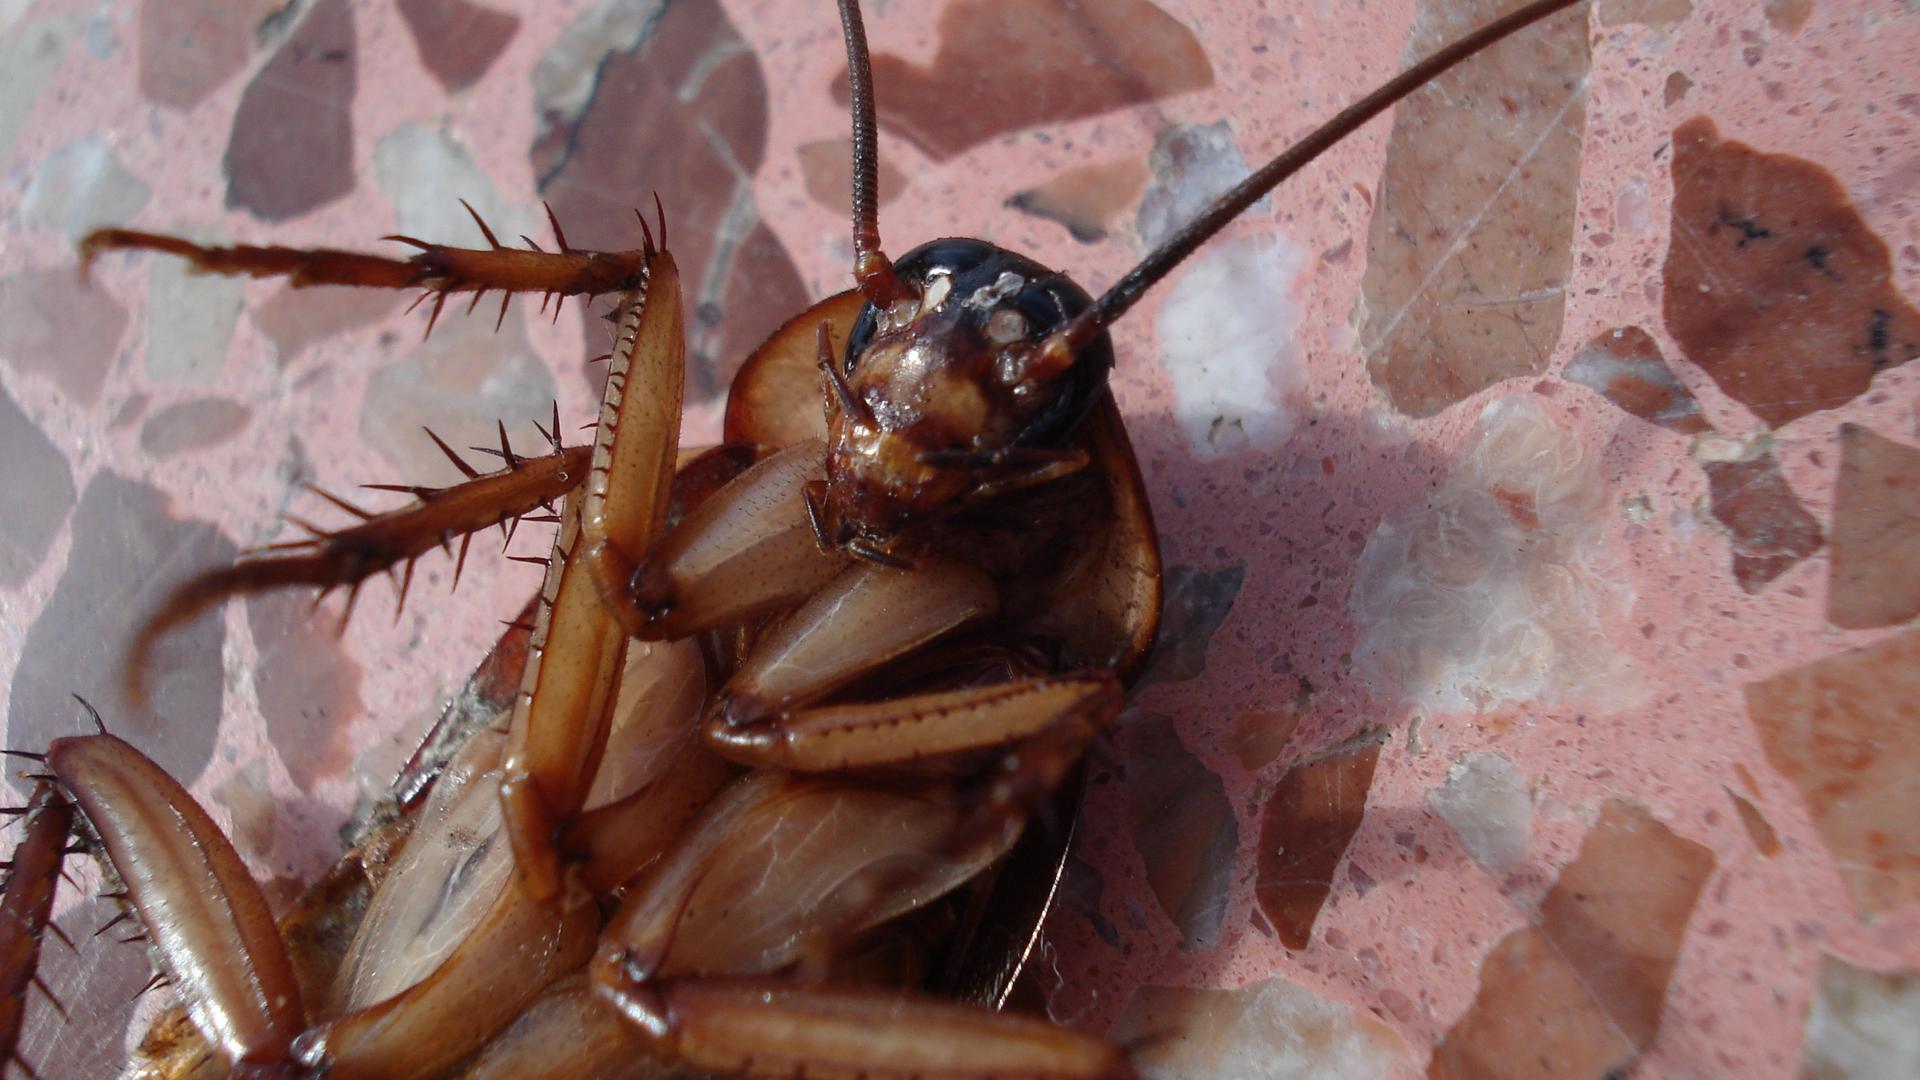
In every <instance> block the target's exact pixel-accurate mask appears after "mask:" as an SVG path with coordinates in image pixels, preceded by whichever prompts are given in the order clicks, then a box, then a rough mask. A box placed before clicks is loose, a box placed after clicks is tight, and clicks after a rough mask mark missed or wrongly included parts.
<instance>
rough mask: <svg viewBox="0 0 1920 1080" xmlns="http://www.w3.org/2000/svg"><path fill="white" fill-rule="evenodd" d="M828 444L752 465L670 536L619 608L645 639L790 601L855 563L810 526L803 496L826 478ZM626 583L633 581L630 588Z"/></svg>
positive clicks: (619, 599)
mask: <svg viewBox="0 0 1920 1080" xmlns="http://www.w3.org/2000/svg"><path fill="white" fill-rule="evenodd" d="M825 453H826V447H825V445H824V444H822V443H820V442H818V441H812V440H809V441H806V442H802V443H800V444H797V445H795V446H791V447H788V448H787V449H785V450H782V451H780V452H779V453H777V454H774V455H772V456H771V457H769V458H767V459H766V460H765V461H762V462H760V463H759V464H758V465H755V466H754V467H753V468H751V469H749V470H747V472H745V473H744V474H742V475H741V476H740V477H739V478H738V479H737V480H735V481H734V482H733V483H731V484H729V485H728V486H727V487H726V488H724V489H722V490H721V491H720V492H718V493H717V494H716V495H715V496H714V497H713V498H712V499H709V500H708V501H706V502H705V503H703V504H701V506H700V507H699V509H697V510H695V511H694V512H693V513H691V514H689V515H688V516H687V519H686V520H685V521H683V522H681V523H680V525H679V526H678V527H677V528H675V529H674V530H673V532H671V533H669V534H668V535H667V537H666V538H665V539H664V540H663V541H662V542H661V543H660V545H659V546H658V547H656V548H655V549H654V550H653V551H652V552H650V553H649V554H648V556H647V557H646V558H645V559H644V560H642V561H641V563H640V565H639V566H637V567H635V568H634V570H633V571H632V572H631V573H630V574H629V575H628V577H627V580H626V581H625V582H616V583H613V585H612V586H611V587H612V588H614V590H615V595H614V596H613V597H612V598H611V599H610V600H609V604H610V606H612V607H613V608H614V609H615V610H616V611H622V612H623V614H622V616H621V617H622V619H623V621H624V622H626V623H627V625H628V626H629V628H630V630H631V632H633V633H634V634H635V635H636V636H639V637H643V638H677V637H685V636H687V635H689V634H694V633H698V632H700V631H702V630H709V629H713V628H716V627H721V626H728V625H734V624H738V623H744V622H748V621H751V620H755V619H758V618H761V617H764V616H766V615H768V614H771V613H773V612H776V611H779V610H781V609H782V608H785V607H787V606H789V605H791V604H793V603H795V602H796V601H798V600H800V599H801V598H803V597H805V596H806V595H808V594H809V593H811V592H813V591H815V590H816V589H818V588H819V587H820V586H821V585H823V584H825V583H826V582H827V580H828V579H829V578H831V577H832V576H833V575H834V574H835V573H836V572H838V571H839V570H840V569H841V568H842V567H844V566H845V565H846V560H845V558H844V557H842V556H840V555H838V554H835V553H831V552H825V551H822V550H821V548H820V545H819V544H817V543H816V542H815V541H814V539H813V536H812V534H811V533H810V532H809V530H808V528H807V526H806V518H805V514H804V512H803V505H804V504H803V501H802V494H803V492H804V491H805V489H806V487H807V485H809V484H812V483H818V482H820V481H821V480H822V479H823V478H824V476H825V471H824V468H823V466H822V461H823V459H824V457H825ZM621 586H624V588H622V587H621Z"/></svg>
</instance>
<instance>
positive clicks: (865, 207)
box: [840, 0, 914, 308]
mask: <svg viewBox="0 0 1920 1080" xmlns="http://www.w3.org/2000/svg"><path fill="white" fill-rule="evenodd" d="M840 28H841V30H842V31H843V32H845V34H846V37H847V96H848V97H849V98H851V99H852V101H853V279H854V280H855V281H856V282H858V283H859V285H860V293H861V295H863V296H865V297H866V298H867V303H869V304H872V305H873V306H875V307H878V308H885V307H889V306H891V305H892V304H893V302H894V301H896V300H905V299H907V298H909V297H911V296H913V295H914V293H913V290H911V289H909V288H907V287H906V285H905V284H903V283H902V282H901V281H900V279H899V278H898V277H896V276H895V275H894V272H893V263H892V262H891V261H889V260H888V259H887V256H886V253H885V252H883V251H881V250H880V181H879V172H880V144H879V139H878V137H877V136H876V135H875V133H874V128H873V65H872V64H871V63H870V62H869V61H868V59H867V27H866V24H865V23H864V22H862V21H861V19H860V0H840Z"/></svg>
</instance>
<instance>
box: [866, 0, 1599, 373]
mask: <svg viewBox="0 0 1920 1080" xmlns="http://www.w3.org/2000/svg"><path fill="white" fill-rule="evenodd" d="M1581 2H1582V0H1535V2H1534V3H1531V4H1528V5H1526V6H1525V7H1522V8H1519V9H1518V10H1516V11H1513V12H1510V13H1509V14H1506V15H1503V16H1501V17H1500V18H1498V19H1495V20H1494V21H1492V22H1490V23H1488V24H1486V25H1485V26H1482V27H1481V28H1480V29H1478V30H1475V31H1474V32H1472V33H1470V34H1468V35H1467V36H1465V37H1463V38H1460V39H1459V40H1457V41H1455V42H1453V43H1452V44H1451V45H1448V46H1447V47H1445V48H1443V49H1441V50H1440V51H1439V52H1436V53H1434V54H1433V55H1432V56H1429V57H1427V58H1426V59H1425V60H1422V61H1420V62H1419V63H1417V64H1415V65H1413V66H1412V67H1410V68H1408V69H1407V70H1405V71H1403V72H1401V73H1400V74H1398V75H1396V76H1394V77H1393V78H1392V79H1390V80H1388V81H1387V82H1386V83H1385V84H1383V85H1382V86H1381V87H1380V88H1379V89H1378V90H1375V91H1374V92H1373V93H1371V94H1368V95H1367V96H1366V97H1363V98H1361V99H1360V100H1359V101H1356V102H1354V103H1353V104H1352V105H1349V106H1347V107H1346V108H1345V109H1343V110H1341V111H1340V113H1339V115H1337V116H1335V117H1334V118H1333V119H1331V120H1329V121H1327V122H1326V123H1325V124H1322V125H1321V126H1320V128H1319V129H1318V130H1316V131H1315V132H1314V133H1313V134H1311V135H1308V136H1307V137H1306V138H1304V139H1301V140H1300V141H1299V142H1297V143H1295V144H1293V145H1292V146H1290V147H1288V148H1287V149H1286V150H1285V151H1283V152H1282V153H1281V154H1280V156H1279V157H1276V158H1274V159H1273V160H1272V161H1269V162H1268V163H1267V164H1266V165H1264V166H1262V167H1261V168H1260V170H1259V171H1258V172H1255V173H1254V174H1253V175H1251V176H1249V177H1247V178H1246V179H1245V180H1242V181H1240V183H1239V184H1238V185H1236V186H1235V187H1234V188H1233V190H1231V191H1229V192H1227V193H1226V194H1225V195H1222V196H1220V197H1219V198H1218V199H1216V200H1215V201H1214V203H1213V205H1212V206H1209V207H1207V209H1206V212H1205V213H1202V214H1201V215H1200V216H1199V217H1197V218H1195V219H1194V220H1193V221H1192V222H1189V223H1188V224H1187V225H1186V227H1185V228H1182V229H1181V230H1180V231H1179V232H1177V233H1174V234H1173V235H1172V236H1170V237H1168V238H1167V239H1166V240H1165V241H1163V242H1162V243H1161V245H1160V246H1159V247H1157V248H1155V249H1154V250H1153V252H1152V253H1151V254H1149V255H1148V256H1147V257H1146V258H1144V259H1142V260H1141V261H1140V265H1138V266H1136V267H1134V268H1133V269H1131V270H1129V271H1127V273H1126V276H1125V277H1122V278H1121V279H1120V280H1119V281H1117V282H1115V283H1114V284H1113V287H1112V288H1110V289H1108V290H1107V291H1106V292H1105V293H1103V294H1102V295H1101V297H1100V299H1098V300H1096V301H1094V303H1093V306H1092V307H1090V308H1088V309H1087V310H1085V311H1083V312H1081V313H1080V314H1079V315H1077V316H1075V317H1074V319H1073V320H1072V321H1071V322H1069V323H1068V324H1067V325H1066V326H1063V327H1061V328H1060V329H1059V330H1057V331H1055V332H1054V333H1053V334H1052V335H1051V336H1050V337H1049V338H1048V339H1047V341H1046V342H1044V343H1043V344H1042V346H1041V349H1042V351H1043V353H1044V355H1045V357H1046V359H1045V360H1044V361H1043V363H1045V364H1046V365H1047V366H1048V367H1054V366H1058V365H1061V364H1062V363H1071V362H1072V356H1073V354H1074V353H1077V352H1078V351H1079V350H1080V349H1081V348H1083V347H1085V346H1086V345H1087V344H1088V343H1089V342H1091V341H1092V340H1093V339H1094V338H1095V337H1096V336H1098V335H1099V333H1100V331H1102V330H1105V329H1106V328H1107V327H1108V326H1109V325H1111V324H1112V323H1113V322H1114V321H1115V320H1117V319H1119V318H1120V316H1122V315H1124V314H1126V312H1127V309H1128V308H1131V307H1132V306H1133V305H1134V302H1135V301H1137V300H1139V299H1140V296H1141V294H1142V293H1145V292H1146V291H1147V289H1148V288H1150V287H1151V286H1152V285H1153V284H1154V283H1156V282H1158V281H1159V280H1160V279H1161V278H1163V277H1166V276H1167V273H1168V272H1169V271H1171V270H1172V269H1173V268H1174V267H1175V266H1178V265H1179V264H1180V262H1181V261H1182V260H1183V259H1185V258H1186V257H1187V256H1188V255H1191V254H1193V252H1194V249H1195V248H1198V247H1199V246H1200V245H1201V244H1204V243H1206V242H1207V241H1208V240H1209V239H1212V237H1213V235H1214V234H1215V233H1217V232H1219V231H1220V230H1221V229H1222V228H1224V227H1225V226H1226V225H1227V223H1228V222H1230V221H1232V220H1233V219H1235V218H1237V217H1239V216H1240V214H1241V213H1242V212H1244V211H1245V210H1246V209H1247V208H1248V207H1250V206H1252V205H1253V204H1254V203H1256V202H1258V201H1260V199H1261V197H1263V196H1265V195H1266V194H1267V192H1269V191H1272V190H1273V189H1274V188H1275V187H1278V186H1279V184H1280V182H1281V181H1283V180H1285V179H1287V178H1288V177H1290V176H1292V175H1293V174H1294V173H1297V172H1299V171H1300V170H1301V169H1303V168H1305V167H1306V166H1307V165H1308V164H1309V163H1310V162H1312V161H1313V159H1315V158H1317V157H1319V156H1320V155H1321V154H1322V153H1324V152H1325V151H1326V150H1327V149H1328V148H1330V147H1332V146H1333V145H1334V144H1335V143H1337V142H1339V141H1340V140H1342V139H1344V138H1346V137H1347V136H1348V135H1351V134H1352V133H1353V132H1354V130H1355V129H1357V128H1359V127H1360V126H1361V125H1362V124H1365V123H1366V122H1367V121H1369V120H1371V119H1373V118H1374V117H1376V116H1378V115H1380V114H1381V113H1382V112H1385V111H1386V110H1387V109H1388V108H1389V107H1391V106H1392V105H1393V104H1394V103H1396V102H1398V101H1399V100H1400V99H1401V98H1404V97H1406V96H1407V95H1408V94H1411V93H1412V92H1414V91H1415V90H1418V89H1419V88H1420V87H1421V86H1423V85H1425V84H1426V83H1427V82H1428V81H1430V80H1432V79H1434V78H1436V77H1438V76H1439V75H1440V74H1441V73H1442V72H1444V71H1446V70H1447V69H1448V68H1450V67H1452V66H1454V65H1455V64H1458V63H1459V62H1460V61H1462V60H1465V59H1466V58H1468V57H1469V56H1472V55H1473V54H1475V53H1477V52H1479V51H1480V50H1482V49H1484V48H1486V47H1487V46H1489V45H1492V44H1494V43H1495V42H1497V41H1499V40H1500V39H1502V38H1504V37H1506V36H1507V35H1509V34H1512V33H1514V32H1515V31H1517V30H1521V29H1524V28H1525V27H1527V26H1531V25H1532V24H1534V23H1536V22H1538V21H1540V20H1541V19H1544V18H1546V17H1547V16H1549V15H1552V14H1553V13H1555V12H1557V11H1560V10H1561V9H1563V8H1569V7H1572V6H1573V5H1575V4H1577V3H1581ZM842 6H843V7H844V5H842Z"/></svg>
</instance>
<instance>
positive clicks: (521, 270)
mask: <svg viewBox="0 0 1920 1080" xmlns="http://www.w3.org/2000/svg"><path fill="white" fill-rule="evenodd" d="M461 205H463V206H466V207H467V212H468V213H469V214H472V215H473V220H474V222H475V224H477V225H478V226H479V227H480V232H481V235H483V236H484V237H486V240H487V243H488V246H487V247H485V248H457V247H449V246H446V245H443V244H433V243H428V242H427V241H424V240H419V239H416V238H414V237H411V236H389V237H386V239H388V240H393V241H396V242H398V243H402V244H406V245H408V246H411V247H414V248H417V249H418V250H419V253H418V254H416V255H413V256H411V257H409V258H405V259H395V258H388V257H386V256H383V255H371V254H367V253H364V252H357V251H342V250H339V249H336V248H292V247H281V246H277V245H267V246H261V245H252V244H237V245H233V246H231V247H222V246H216V245H207V244H198V243H195V242H193V241H191V240H186V239H183V238H181V237H177V236H167V235H164V234H161V233H150V232H142V231H140V230H137V229H98V230H95V231H94V232H91V233H88V234H87V235H86V237H85V238H84V239H82V240H81V241H80V268H81V273H82V274H83V275H84V274H86V273H87V272H89V270H90V269H91V268H92V265H93V262H94V260H95V259H98V258H99V257H100V256H101V255H102V254H104V253H106V252H109V251H157V252H161V253H163V254H167V255H173V256H177V257H179V258H182V259H186V260H187V261H188V262H189V263H191V264H192V265H193V268H194V269H196V270H200V271H203V272H205V273H210V274H228V275H234V276H243V277H256V278H264V277H284V278H287V279H288V280H289V282H290V283H291V284H292V285H294V286H295V287H296V288H298V287H303V286H308V285H358V286H363V287H367V288H375V289H408V288H420V289H423V290H425V292H424V293H423V295H422V299H425V298H426V297H429V296H430V297H432V298H433V310H432V315H431V316H430V317H429V318H428V320H427V330H428V332H429V333H431V332H432V330H433V324H434V322H435V321H437V320H438V319H439V317H440V311H441V309H442V308H444V307H445V306H446V302H447V297H448V296H449V295H450V294H453V293H472V294H474V298H473V303H474V304H477V303H478V302H479V299H480V296H481V295H482V294H485V293H489V292H496V291H497V292H499V293H501V294H502V295H501V298H500V315H499V318H500V319H505V318H506V312H507V304H508V302H509V301H510V300H511V299H512V297H513V296H514V294H516V293H539V294H542V295H543V296H544V297H546V298H548V299H554V298H557V299H558V301H560V302H564V300H565V298H566V297H569V296H598V295H601V294H603V293H613V292H625V291H626V290H628V289H632V288H634V287H635V286H636V285H638V284H639V282H640V280H641V278H642V277H643V276H644V275H645V272H646V262H647V258H648V256H649V255H651V254H652V253H653V251H654V244H653V233H652V229H651V228H650V227H649V226H648V225H647V223H646V219H645V218H642V219H641V221H640V226H641V230H642V233H643V237H644V240H643V245H642V247H641V248H640V249H638V250H634V251H583V250H579V249H576V248H572V247H569V246H568V245H567V242H566V236H565V234H564V233H562V232H561V231H560V224H559V221H558V220H557V219H555V218H554V217H553V210H552V208H551V207H549V208H548V210H547V216H548V220H549V221H550V222H552V224H553V231H554V235H555V237H556V238H557V240H558V243H559V246H560V250H558V251H551V252H550V251H544V250H541V249H540V247H539V245H537V244H535V243H534V242H533V241H531V240H526V238H525V237H522V239H523V240H525V242H526V244H527V248H528V250H524V251H523V250H520V249H518V248H509V247H506V246H504V245H502V244H501V243H500V241H499V240H498V239H496V238H495V237H494V234H493V230H492V229H491V228H489V227H488V226H487V223H486V222H485V221H483V220H481V218H480V215H479V214H478V213H477V212H475V211H474V209H473V207H472V206H469V205H467V204H466V202H465V200H462V201H461ZM661 228H662V231H663V232H664V230H665V221H664V217H663V219H662V223H661ZM470 306H471V305H470ZM544 306H545V300H543V301H542V307H544ZM558 314H559V311H558V308H557V307H556V309H555V316H556V317H557V316H558ZM496 325H497V324H496Z"/></svg>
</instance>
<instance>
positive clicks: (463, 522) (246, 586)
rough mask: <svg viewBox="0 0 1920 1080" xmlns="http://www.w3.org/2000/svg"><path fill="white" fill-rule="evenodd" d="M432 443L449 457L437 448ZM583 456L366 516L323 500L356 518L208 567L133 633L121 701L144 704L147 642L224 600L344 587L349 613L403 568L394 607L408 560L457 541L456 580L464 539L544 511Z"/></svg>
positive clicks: (429, 491)
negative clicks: (365, 590) (382, 576)
mask: <svg viewBox="0 0 1920 1080" xmlns="http://www.w3.org/2000/svg"><path fill="white" fill-rule="evenodd" d="M428 434H429V435H431V434H432V433H431V432H429V433H428ZM435 442H436V443H438V442H439V440H438V439H437V438H436V439H435ZM440 445H441V448H442V449H444V450H446V451H447V453H448V454H449V455H452V454H453V451H452V450H451V449H448V448H447V447H446V445H445V444H444V443H440ZM590 453H591V449H590V448H589V447H585V446H578V447H566V448H560V449H556V450H555V451H554V452H553V453H551V454H546V455H543V456H540V457H518V456H516V457H515V458H514V460H513V461H511V462H510V463H509V464H508V467H507V468H504V469H501V470H499V471H497V472H492V473H484V474H482V473H478V472H475V471H474V470H472V469H471V468H467V469H466V471H467V472H468V474H469V477H470V478H469V479H468V480H466V481H465V482H463V483H459V484H454V485H451V486H449V487H444V488H423V487H407V488H405V490H406V491H408V492H410V493H411V494H413V495H414V496H415V500H414V501H413V502H412V503H410V504H408V505H406V506H404V507H401V508H400V509H397V510H391V511H388V512H386V513H381V514H374V515H368V514H367V513H366V512H365V511H361V510H358V509H357V508H355V507H353V506H352V505H351V504H348V503H345V502H344V501H343V500H339V499H333V498H332V497H331V496H327V497H328V498H329V500H330V501H333V502H334V503H335V504H336V505H339V506H341V507H342V508H343V509H346V510H347V511H348V512H350V513H353V514H355V515H356V516H359V517H362V518H363V519H364V520H362V521H361V522H360V523H359V524H357V525H352V526H349V527H347V528H344V529H336V530H332V531H323V530H320V529H317V528H314V527H312V526H307V528H308V531H310V532H312V533H314V535H313V536H311V537H310V538H308V539H305V540H295V541H291V542H289V543H284V544H276V545H274V546H272V547H270V548H267V549H265V550H264V551H261V552H258V553H256V554H255V555H253V556H250V557H245V558H242V559H241V560H240V561H238V562H236V563H234V564H233V565H231V566H223V567H217V568H215V569H212V570H208V571H206V572H204V573H201V574H197V575H195V576H193V577H191V578H189V579H187V580H186V581H183V582H181V583H180V584H179V585H178V586H176V587H175V588H174V589H173V591H172V592H171V593H169V594H168V595H167V597H166V599H165V600H164V601H162V602H161V605H160V607H159V609H158V610H156V611H155V612H154V613H153V614H152V615H150V616H148V617H147V620H146V622H145V623H143V624H142V625H141V627H140V630H139V632H138V633H136V634H135V635H134V639H133V645H132V647H131V648H130V649H129V650H128V654H127V661H126V667H125V668H124V676H125V680H126V687H127V693H128V696H129V697H130V698H131V699H132V700H134V701H144V700H145V698H146V692H145V691H146V687H145V685H144V681H145V678H146V675H147V672H148V669H149V668H150V667H151V665H150V663H149V660H150V658H151V657H152V654H153V647H154V644H155V643H156V642H158V641H159V639H160V638H161V637H162V636H163V635H165V634H166V633H167V632H168V631H170V630H172V629H174V628H175V627H177V626H180V625H182V624H183V623H186V622H187V621H189V620H191V619H193V618H194V617H195V616H197V615H199V614H200V613H201V612H203V611H206V610H207V609H209V608H211V607H213V606H214V605H215V604H218V603H220V602H221V601H223V600H226V599H229V598H230V597H234V596H239V595H244V594H249V593H259V592H266V591H269V590H273V589H282V588H288V587H293V586H303V585H310V586H314V587H317V588H319V589H321V590H323V592H326V591H332V590H334V589H340V588H344V589H347V590H349V597H350V599H349V606H348V610H349V612H351V610H352V607H351V598H352V597H354V596H357V594H358V590H359V588H360V585H361V584H362V583H363V582H365V581H366V580H367V579H368V578H370V577H372V576H374V575H375V574H379V573H383V572H385V571H388V570H391V569H392V568H394V567H396V566H403V567H404V572H403V575H402V577H401V581H400V586H399V601H398V602H399V603H400V604H402V605H404V604H405V603H406V596H407V590H408V587H409V586H411V585H412V583H413V564H414V560H416V559H418V558H420V557H421V556H422V555H425V554H427V553H429V552H431V551H433V550H434V549H435V548H440V547H445V546H447V545H448V544H449V543H450V542H451V541H452V539H453V538H454V537H460V538H461V543H460V554H459V558H458V561H457V562H456V566H455V572H454V579H455V581H456V582H457V581H458V580H459V563H463V562H464V561H465V557H466V551H467V542H468V538H470V537H471V536H472V534H473V533H475V532H477V531H479V530H481V529H485V528H488V527H490V526H493V525H496V524H503V523H507V522H514V521H518V520H519V519H520V518H521V517H522V516H524V515H526V514H530V513H532V512H533V511H535V510H537V509H540V508H542V507H546V506H549V505H550V504H551V503H552V501H553V500H554V499H557V498H559V497H560V496H562V495H564V494H566V493H567V492H568V491H570V490H572V489H573V488H574V487H575V486H577V485H578V484H579V483H580V481H581V479H582V478H583V477H584V476H585V475H586V472H587V466H588V460H589V456H590ZM455 460H456V461H457V460H458V458H457V456H456V458H455ZM461 464H462V465H463V466H464V465H465V463H464V462H461ZM383 486H384V487H387V488H395V487H398V485H383ZM322 494H323V495H324V493H322Z"/></svg>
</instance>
